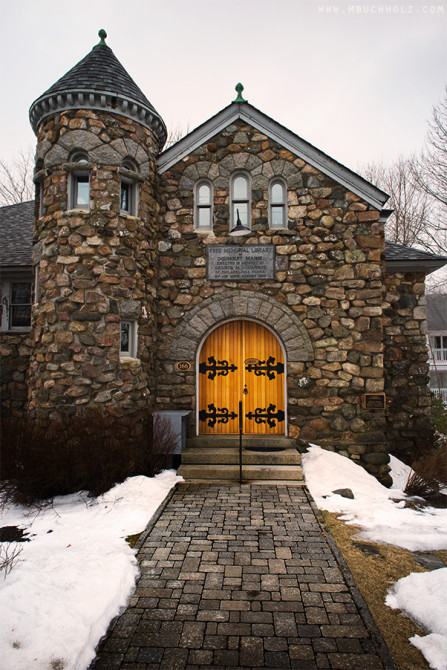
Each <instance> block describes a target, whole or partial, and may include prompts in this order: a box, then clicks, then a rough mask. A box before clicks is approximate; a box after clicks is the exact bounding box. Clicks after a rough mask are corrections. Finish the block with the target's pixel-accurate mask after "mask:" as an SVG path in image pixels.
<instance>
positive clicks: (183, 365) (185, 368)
mask: <svg viewBox="0 0 447 670" xmlns="http://www.w3.org/2000/svg"><path fill="white" fill-rule="evenodd" d="M191 368H192V364H191V363H190V362H189V361H178V363H176V364H175V369H176V370H178V372H189V371H190V370H191Z"/></svg>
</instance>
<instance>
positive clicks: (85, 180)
mask: <svg viewBox="0 0 447 670" xmlns="http://www.w3.org/2000/svg"><path fill="white" fill-rule="evenodd" d="M70 162H71V163H78V164H79V171H78V170H77V169H76V170H75V171H74V172H72V173H71V183H70V209H89V208H90V175H89V172H88V170H85V169H84V170H83V169H82V164H83V163H87V162H88V157H87V154H86V153H84V152H83V151H78V152H76V153H74V154H73V156H72V157H71V160H70Z"/></svg>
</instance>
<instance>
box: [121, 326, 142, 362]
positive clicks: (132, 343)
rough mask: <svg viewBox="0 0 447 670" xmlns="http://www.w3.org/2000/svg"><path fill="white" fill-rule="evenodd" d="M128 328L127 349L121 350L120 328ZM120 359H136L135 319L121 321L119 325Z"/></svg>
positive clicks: (136, 336) (136, 337) (136, 331)
mask: <svg viewBox="0 0 447 670" xmlns="http://www.w3.org/2000/svg"><path fill="white" fill-rule="evenodd" d="M124 325H128V326H129V334H128V348H127V350H124V351H123V349H122V346H123V338H122V327H123V326H124ZM120 358H138V323H137V321H136V320H135V319H121V325H120Z"/></svg>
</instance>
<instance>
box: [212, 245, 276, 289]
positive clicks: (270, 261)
mask: <svg viewBox="0 0 447 670" xmlns="http://www.w3.org/2000/svg"><path fill="white" fill-rule="evenodd" d="M207 278H208V279H209V280H210V281H226V280H230V281H250V280H258V279H274V278H275V246H274V245H273V244H265V245H262V244H259V245H258V244H247V245H246V246H243V247H236V246H216V247H208V248H207Z"/></svg>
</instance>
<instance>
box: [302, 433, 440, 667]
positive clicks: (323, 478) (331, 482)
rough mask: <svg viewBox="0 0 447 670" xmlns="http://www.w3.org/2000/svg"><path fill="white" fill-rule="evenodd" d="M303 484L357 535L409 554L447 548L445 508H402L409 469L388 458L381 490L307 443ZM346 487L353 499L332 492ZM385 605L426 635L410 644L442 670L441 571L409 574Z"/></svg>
mask: <svg viewBox="0 0 447 670" xmlns="http://www.w3.org/2000/svg"><path fill="white" fill-rule="evenodd" d="M303 470H304V475H305V479H306V484H307V486H308V488H309V490H310V492H311V494H312V496H313V498H314V500H315V502H316V503H317V505H318V507H320V508H321V509H325V510H328V511H330V512H336V513H338V514H340V515H341V516H340V518H341V519H343V520H344V521H346V522H348V523H351V524H354V525H356V526H359V527H360V528H361V529H362V530H361V532H360V533H359V534H358V536H357V537H359V538H361V539H364V540H372V541H375V542H385V543H387V544H394V545H396V546H398V547H403V548H405V549H409V550H410V551H417V550H418V551H430V550H436V549H446V548H447V510H439V509H435V508H433V507H426V508H423V509H421V510H413V509H411V508H405V507H404V505H405V497H406V496H405V494H404V493H403V491H402V488H403V487H404V486H405V482H406V481H407V477H408V474H409V471H410V468H409V467H408V466H406V465H404V464H403V463H401V462H400V461H399V460H398V459H397V458H394V457H393V456H391V475H392V477H393V487H395V488H392V489H387V488H385V487H384V486H382V485H381V484H380V483H379V482H378V481H377V480H376V479H375V478H374V477H372V476H371V475H369V474H368V473H367V472H366V470H364V469H363V468H362V467H360V466H359V465H356V464H355V463H354V462H353V461H351V460H349V459H348V458H345V457H344V456H340V455H339V454H335V453H333V452H330V451H325V450H324V449H321V448H320V447H317V446H315V445H311V447H310V449H309V450H308V452H307V453H306V454H304V455H303ZM341 488H350V489H351V490H352V491H353V493H354V499H353V500H351V499H350V498H343V497H342V496H340V495H338V494H334V493H332V491H334V490H336V489H341ZM386 604H387V605H388V606H389V607H392V608H399V609H401V610H402V611H404V612H405V613H406V614H408V615H409V616H410V617H412V618H413V619H415V620H416V621H417V622H419V623H420V624H421V625H422V626H423V627H425V628H426V629H427V630H428V631H430V634H429V635H425V636H420V635H415V636H414V637H412V638H410V641H411V642H412V643H413V644H414V645H415V646H416V647H417V648H418V649H419V650H420V651H421V652H422V653H423V655H424V656H425V658H426V659H427V661H428V663H429V664H430V667H432V668H434V670H447V617H446V612H447V568H441V569H440V570H435V571H433V572H423V573H419V572H418V573H411V574H410V575H408V577H404V578H403V579H400V580H399V581H398V582H396V584H395V585H394V586H393V587H392V588H391V589H390V591H389V593H388V596H387V598H386Z"/></svg>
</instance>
